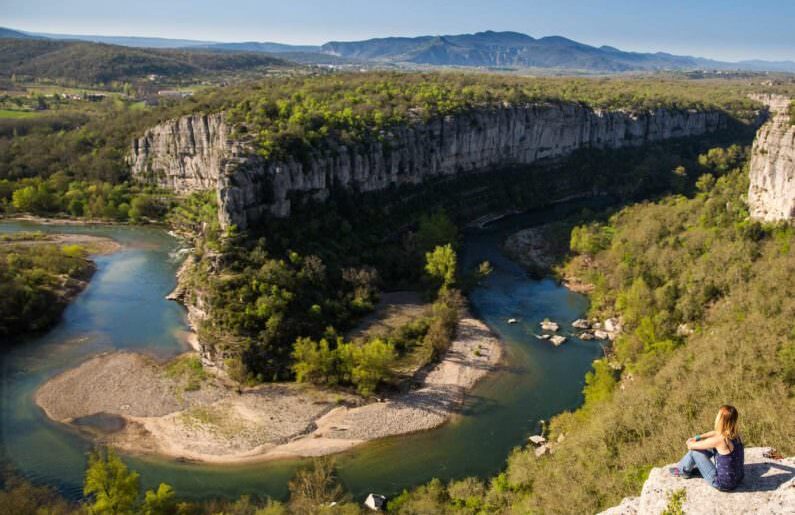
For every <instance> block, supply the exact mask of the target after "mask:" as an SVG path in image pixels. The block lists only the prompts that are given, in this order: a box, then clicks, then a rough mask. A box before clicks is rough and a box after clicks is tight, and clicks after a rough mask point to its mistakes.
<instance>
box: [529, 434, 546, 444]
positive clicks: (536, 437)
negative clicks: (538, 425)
mask: <svg viewBox="0 0 795 515" xmlns="http://www.w3.org/2000/svg"><path fill="white" fill-rule="evenodd" d="M528 440H530V443H532V444H533V445H535V446H539V445H544V444H545V443H547V439H546V438H544V437H543V436H541V435H533V436H531V437H530V438H528Z"/></svg>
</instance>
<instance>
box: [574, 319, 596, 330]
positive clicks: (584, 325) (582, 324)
mask: <svg viewBox="0 0 795 515" xmlns="http://www.w3.org/2000/svg"><path fill="white" fill-rule="evenodd" d="M571 326H572V327H574V328H575V329H590V328H591V324H590V323H588V321H587V320H585V319H584V318H578V319H577V320H575V321H574V322H572V323H571Z"/></svg>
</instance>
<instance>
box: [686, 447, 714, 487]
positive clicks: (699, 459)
mask: <svg viewBox="0 0 795 515" xmlns="http://www.w3.org/2000/svg"><path fill="white" fill-rule="evenodd" d="M714 457H715V450H709V451H700V450H690V451H687V454H685V456H684V458H682V460H681V461H680V462H679V464H678V465H677V468H679V470H680V471H682V472H683V473H685V474H692V473H693V471H694V470H695V469H698V471H699V472H700V473H701V477H703V478H704V481H706V482H707V483H708V484H709V485H710V486H712V487H715V488H718V487H717V485H716V484H715V481H716V480H717V478H718V469H717V468H716V467H715V461H714V460H713V458H714Z"/></svg>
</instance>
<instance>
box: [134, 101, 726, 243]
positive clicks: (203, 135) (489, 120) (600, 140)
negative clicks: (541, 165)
mask: <svg viewBox="0 0 795 515" xmlns="http://www.w3.org/2000/svg"><path fill="white" fill-rule="evenodd" d="M726 124H727V118H726V116H725V115H724V114H722V113H720V112H718V111H697V110H675V109H656V110H651V111H639V112H628V111H623V110H620V111H607V110H602V109H591V108H588V107H586V106H583V105H580V104H573V103H540V104H528V105H521V106H510V105H503V106H500V107H491V108H483V109H479V110H476V111H472V112H469V113H463V114H460V115H456V116H447V117H445V118H443V119H434V120H431V121H429V122H421V121H416V122H414V123H410V124H408V125H405V126H400V127H395V128H392V129H390V130H388V131H386V132H385V134H384V142H383V143H381V142H377V141H374V142H372V144H369V145H362V146H361V147H357V148H348V147H346V146H344V145H342V144H340V143H339V142H334V141H329V142H327V150H322V151H315V152H312V153H311V154H310V155H309V156H306V158H305V159H301V160H295V159H292V158H290V159H286V160H284V161H270V160H265V159H264V158H262V157H261V156H259V155H258V154H257V153H256V148H255V145H254V144H253V142H252V141H251V139H250V138H248V137H246V136H244V135H243V131H235V130H234V129H235V127H232V126H230V125H229V124H228V122H227V120H226V117H225V115H224V113H216V114H209V115H201V114H194V115H188V116H184V117H181V118H177V119H173V120H169V121H166V122H163V123H161V124H159V125H156V126H155V127H152V128H150V129H149V130H148V131H146V132H145V133H144V135H143V136H142V137H140V138H137V139H135V140H134V141H133V142H132V145H131V147H130V154H129V155H128V162H129V163H130V165H131V173H132V176H133V177H134V178H135V179H137V180H140V181H143V182H148V183H150V184H156V185H158V186H161V187H165V188H170V189H173V190H175V191H178V192H180V193H189V192H193V191H199V190H207V189H214V190H215V191H216V192H217V194H218V201H219V218H220V221H221V223H222V225H223V226H224V227H227V226H229V225H232V224H234V225H236V226H237V227H238V228H239V229H246V228H247V227H249V226H251V225H254V224H256V223H258V222H259V221H261V220H262V219H263V218H264V217H265V216H267V215H272V216H277V217H286V216H289V214H290V212H291V202H292V201H294V200H295V199H300V198H313V199H318V200H324V199H326V198H328V197H329V196H330V195H331V192H332V190H333V189H335V188H342V189H346V190H350V191H357V192H371V191H379V190H384V189H387V188H389V187H391V186H400V185H404V184H420V183H422V182H423V181H424V180H427V179H430V178H437V177H444V176H453V175H459V174H467V173H474V172H482V171H484V170H488V169H496V168H498V167H503V166H505V165H516V164H530V163H534V162H537V161H540V160H545V159H555V158H560V157H564V156H567V155H570V154H571V153H573V152H574V151H576V150H578V149H581V148H603V149H618V148H625V147H639V146H642V145H645V144H647V143H651V142H655V141H661V140H666V139H670V138H679V137H690V136H700V135H703V134H706V133H710V132H714V131H716V130H718V129H720V128H723V127H725V126H726ZM550 200H552V199H550Z"/></svg>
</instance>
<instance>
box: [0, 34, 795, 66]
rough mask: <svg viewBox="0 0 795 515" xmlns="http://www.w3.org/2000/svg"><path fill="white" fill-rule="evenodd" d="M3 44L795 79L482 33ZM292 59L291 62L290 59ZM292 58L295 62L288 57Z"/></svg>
mask: <svg viewBox="0 0 795 515" xmlns="http://www.w3.org/2000/svg"><path fill="white" fill-rule="evenodd" d="M0 37H2V38H8V37H13V38H48V39H61V40H81V41H92V42H99V43H108V44H115V45H122V46H130V47H144V48H181V49H192V50H199V49H201V50H207V51H225V52H255V53H267V54H290V56H291V57H295V58H296V59H295V60H296V61H299V62H302V63H318V64H329V63H334V62H336V61H334V59H332V57H336V58H339V59H340V60H341V61H340V62H372V63H388V64H403V65H409V66H412V65H415V66H463V67H486V68H513V69H521V68H542V69H556V70H580V71H586V72H595V73H621V72H630V71H661V70H700V69H708V70H743V71H776V72H792V73H795V62H793V61H763V60H748V61H739V62H733V63H732V62H724V61H717V60H712V59H705V58H700V57H692V56H681V55H673V54H668V53H664V52H656V53H641V52H626V51H623V50H619V49H617V48H614V47H610V46H601V47H595V46H591V45H586V44H583V43H579V42H577V41H573V40H571V39H567V38H564V37H561V36H548V37H542V38H533V37H531V36H528V35H526V34H521V33H518V32H494V31H486V32H478V33H475V34H459V35H448V36H418V37H388V38H376V39H368V40H364V41H348V42H341V41H332V42H329V43H326V44H324V45H321V46H312V45H287V44H283V43H274V42H240V43H219V42H213V41H199V40H186V39H168V38H146V37H124V36H85V35H66V34H43V33H30V32H23V31H15V30H12V29H3V28H0ZM284 57H287V56H284ZM288 58H289V57H288Z"/></svg>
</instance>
